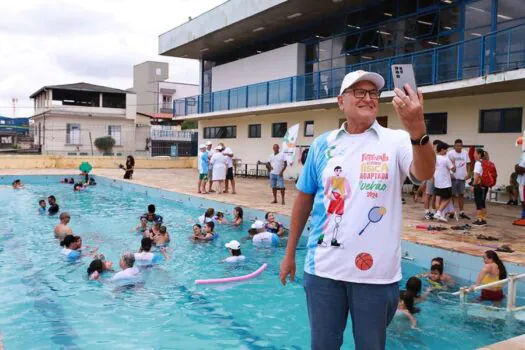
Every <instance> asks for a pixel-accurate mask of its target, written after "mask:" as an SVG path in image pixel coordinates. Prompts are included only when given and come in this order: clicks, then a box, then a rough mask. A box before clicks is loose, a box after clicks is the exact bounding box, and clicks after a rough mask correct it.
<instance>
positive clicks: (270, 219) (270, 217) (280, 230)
mask: <svg viewBox="0 0 525 350" xmlns="http://www.w3.org/2000/svg"><path fill="white" fill-rule="evenodd" d="M264 218H265V219H266V223H265V224H264V227H265V228H266V231H268V232H271V233H276V234H277V235H278V236H282V235H284V226H283V225H282V224H281V223H280V222H278V221H276V220H275V213H272V212H271V211H270V212H267V213H266V215H265V216H264Z"/></svg>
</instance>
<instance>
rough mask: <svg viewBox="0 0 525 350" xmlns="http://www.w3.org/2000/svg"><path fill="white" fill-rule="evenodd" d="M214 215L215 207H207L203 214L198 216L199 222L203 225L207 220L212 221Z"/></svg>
mask: <svg viewBox="0 0 525 350" xmlns="http://www.w3.org/2000/svg"><path fill="white" fill-rule="evenodd" d="M214 215H215V209H213V208H208V209H207V210H206V212H205V213H204V215H201V216H199V224H201V225H204V224H205V223H207V222H211V221H213V218H214Z"/></svg>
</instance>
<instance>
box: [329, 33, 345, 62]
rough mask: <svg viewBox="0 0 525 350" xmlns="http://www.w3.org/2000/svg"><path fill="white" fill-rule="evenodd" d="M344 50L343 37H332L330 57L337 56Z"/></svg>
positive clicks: (342, 53)
mask: <svg viewBox="0 0 525 350" xmlns="http://www.w3.org/2000/svg"><path fill="white" fill-rule="evenodd" d="M344 51H345V37H344V36H338V37H336V38H333V39H332V57H339V56H341V55H344V54H345V53H344Z"/></svg>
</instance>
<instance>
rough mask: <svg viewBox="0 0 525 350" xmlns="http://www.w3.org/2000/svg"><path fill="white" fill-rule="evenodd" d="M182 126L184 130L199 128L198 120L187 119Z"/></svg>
mask: <svg viewBox="0 0 525 350" xmlns="http://www.w3.org/2000/svg"><path fill="white" fill-rule="evenodd" d="M180 127H181V129H182V130H187V129H197V127H198V125H197V121H196V120H185V121H183V122H182V124H181V126H180Z"/></svg>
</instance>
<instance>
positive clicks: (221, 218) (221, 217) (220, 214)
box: [213, 211, 228, 224]
mask: <svg viewBox="0 0 525 350" xmlns="http://www.w3.org/2000/svg"><path fill="white" fill-rule="evenodd" d="M213 221H215V222H216V223H218V224H226V223H228V221H227V220H226V218H225V217H224V213H223V212H222V211H218V212H217V215H215V217H214V218H213Z"/></svg>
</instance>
